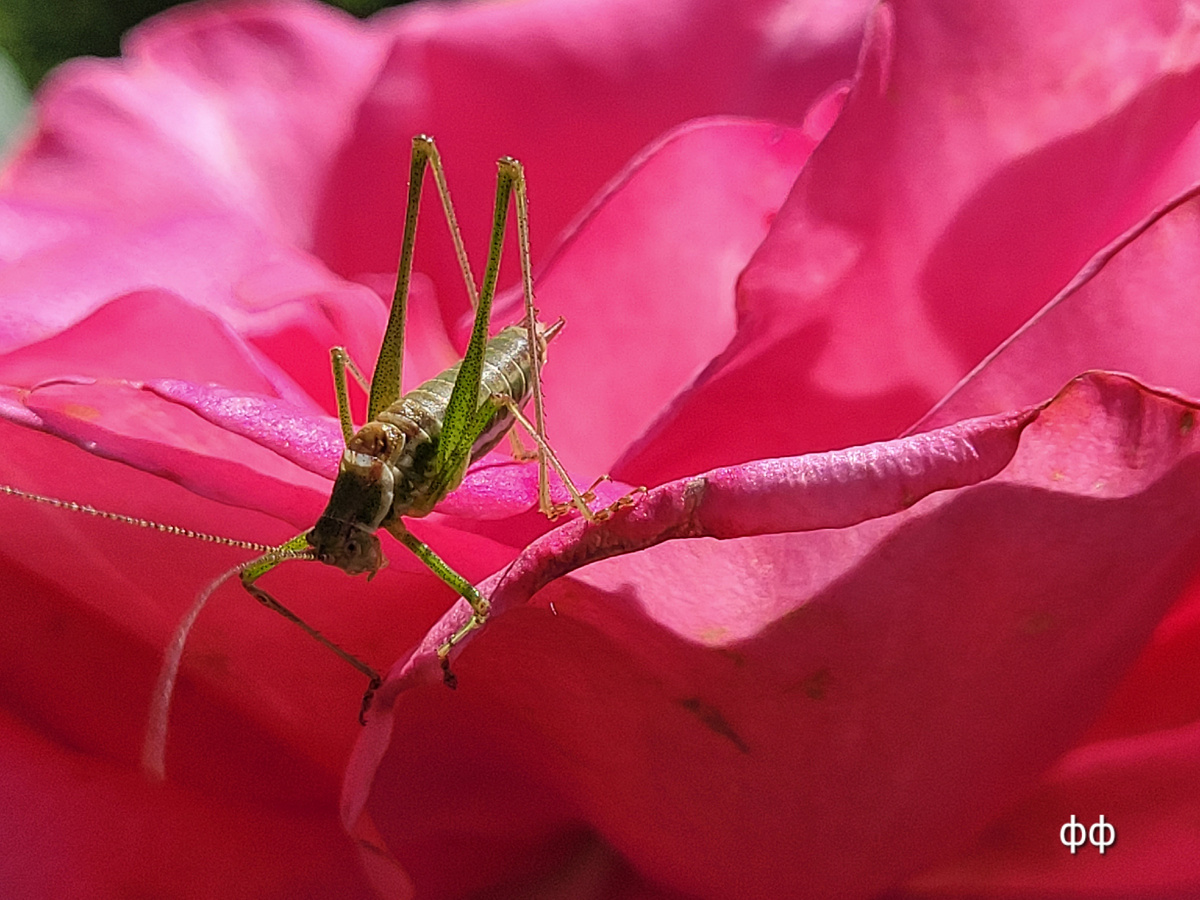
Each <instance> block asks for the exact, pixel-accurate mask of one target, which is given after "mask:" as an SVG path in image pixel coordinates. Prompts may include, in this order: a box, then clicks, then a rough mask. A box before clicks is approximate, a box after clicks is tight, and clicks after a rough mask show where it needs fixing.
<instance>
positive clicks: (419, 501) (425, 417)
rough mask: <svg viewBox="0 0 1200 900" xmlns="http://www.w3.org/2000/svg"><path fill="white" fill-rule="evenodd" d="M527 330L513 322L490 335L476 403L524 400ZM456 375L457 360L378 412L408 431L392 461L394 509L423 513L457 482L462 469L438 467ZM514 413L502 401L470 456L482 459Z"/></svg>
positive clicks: (528, 361) (527, 375)
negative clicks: (445, 470)
mask: <svg viewBox="0 0 1200 900" xmlns="http://www.w3.org/2000/svg"><path fill="white" fill-rule="evenodd" d="M531 366H532V360H531V358H530V353H529V335H528V333H527V332H526V330H525V327H524V326H522V325H510V326H509V327H508V328H505V329H503V330H502V331H501V332H500V333H499V334H497V335H496V336H495V337H494V338H492V339H491V340H489V341H488V344H487V348H486V350H485V351H484V355H483V372H482V376H481V378H480V383H479V398H478V403H479V404H480V405H483V404H485V403H486V404H489V405H490V404H491V399H490V398H491V397H492V395H494V394H498V395H501V396H504V397H510V398H512V400H513V401H515V402H516V404H517V405H518V406H521V405H523V404H524V403H525V401H526V400H528V399H529V392H530V390H531V387H532V373H531V372H530V367H531ZM457 377H458V364H456V365H453V366H451V367H450V368H449V369H446V371H444V372H442V373H440V374H438V375H435V376H434V377H433V378H431V379H429V380H428V381H426V382H424V383H423V384H420V385H418V386H417V387H415V388H413V389H412V390H411V391H409V392H408V393H406V394H405V395H404V396H403V397H401V398H400V399H399V400H397V401H396V402H395V403H393V404H392V405H391V406H390V407H388V408H387V409H386V410H384V411H383V412H382V413H380V415H379V421H380V422H384V423H386V424H389V425H393V426H395V427H396V428H398V429H399V430H400V431H401V432H402V433H403V434H404V436H405V439H406V440H405V446H404V449H403V451H402V452H401V454H400V456H399V457H398V458H397V459H395V460H392V461H389V462H391V464H392V466H393V468H394V471H395V480H396V488H395V496H394V499H393V503H392V506H393V515H424V514H425V513H427V512H429V511H430V510H431V509H432V508H433V506H434V505H435V504H436V503H437V502H438V501H439V500H441V499H442V497H443V496H444V495H445V494H446V493H448V492H449V491H450V490H452V489H453V488H454V487H457V485H458V481H459V480H460V479H461V476H462V473H461V472H459V473H443V472H436V471H434V469H435V463H436V460H437V449H438V443H439V441H440V439H441V430H442V422H443V421H444V420H445V417H446V406H447V404H448V403H449V402H450V394H451V392H452V391H453V390H454V380H455V378H457ZM512 423H513V417H512V414H511V413H510V412H509V411H508V410H506V409H504V408H503V407H498V408H497V409H496V413H495V417H494V418H493V419H492V421H491V422H490V423H489V424H488V426H487V427H486V428H485V429H483V431H482V432H480V434H479V436H478V437H477V438H476V439H475V441H474V443H472V445H471V453H470V457H469V459H468V462H473V461H475V460H476V459H479V458H480V457H481V456H483V455H484V454H485V453H487V452H488V451H489V450H491V449H492V448H493V447H495V446H496V444H497V443H498V442H499V441H500V440H501V438H503V437H504V435H505V434H506V433H507V432H508V429H509V428H511V427H512Z"/></svg>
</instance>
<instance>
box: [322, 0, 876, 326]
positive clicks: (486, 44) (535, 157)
mask: <svg viewBox="0 0 1200 900" xmlns="http://www.w3.org/2000/svg"><path fill="white" fill-rule="evenodd" d="M868 8H869V4H868V3H865V2H861V0H838V2H830V3H821V4H793V3H783V2H778V0H750V2H737V3H731V2H723V0H667V2H660V3H655V4H653V5H649V6H648V5H646V4H644V3H640V2H636V0H620V2H616V3H613V2H609V0H585V2H581V3H571V4H569V5H565V4H561V3H558V2H555V0H534V2H527V3H516V4H513V3H494V4H487V5H485V6H482V7H469V8H467V7H454V6H425V5H420V4H418V5H416V6H412V7H407V8H405V9H401V10H396V11H393V12H390V13H387V14H384V15H382V16H379V17H377V18H376V19H375V20H373V24H374V25H376V26H377V27H379V28H380V29H382V30H383V31H385V32H386V34H387V35H388V36H389V37H390V39H391V40H392V42H393V43H392V45H391V48H390V52H389V55H388V57H387V61H386V62H385V64H384V66H383V68H382V69H381V71H380V73H379V77H378V79H377V81H376V83H375V85H374V87H373V89H372V90H371V92H370V94H369V95H368V96H367V97H366V98H365V100H364V102H363V104H362V107H361V110H360V114H359V119H358V122H357V124H356V131H355V134H354V136H353V137H352V139H351V140H349V141H348V142H347V144H346V146H345V149H344V155H343V157H342V159H341V160H340V162H339V165H338V167H337V169H336V170H335V178H334V180H333V181H331V183H330V185H329V191H328V205H327V208H326V210H325V213H324V215H323V216H322V219H321V223H320V224H321V231H320V233H319V235H318V238H317V247H318V250H319V253H320V255H321V256H322V257H323V258H324V259H327V260H329V261H330V266H331V268H333V269H334V270H335V271H339V272H342V273H344V274H346V275H348V276H350V277H356V273H360V272H376V271H388V270H389V269H390V268H391V267H392V266H394V265H395V262H394V259H395V253H396V251H395V248H396V245H397V238H396V236H397V235H398V234H399V231H400V222H401V219H402V215H403V208H404V207H403V196H404V185H405V183H406V182H405V178H406V168H405V167H404V166H403V165H398V164H397V162H398V161H397V148H404V147H407V146H408V142H409V141H410V139H411V138H412V136H413V135H414V134H417V133H420V132H426V133H429V134H432V135H434V136H435V137H437V139H438V142H439V146H440V147H441V149H442V152H443V155H444V157H445V160H446V165H447V167H448V173H449V178H450V183H451V190H452V191H453V195H454V199H455V205H456V206H457V207H458V210H459V222H460V224H461V225H462V228H463V233H464V235H465V237H466V241H467V247H468V250H470V251H472V252H474V251H475V250H476V248H479V249H480V250H482V248H484V247H486V241H487V234H488V229H489V226H490V223H491V206H492V197H493V193H494V190H495V188H494V184H495V160H496V158H497V157H499V156H500V155H502V154H509V155H511V156H514V157H516V158H518V159H520V160H521V161H522V162H523V163H524V165H525V168H526V171H527V173H528V176H529V179H530V183H531V184H532V185H535V186H537V187H536V188H534V192H533V195H532V197H531V201H530V202H531V210H532V215H533V216H534V217H535V219H536V222H537V224H536V225H535V226H534V234H533V242H534V248H533V249H534V257H535V261H536V260H538V259H540V258H541V257H542V255H543V248H547V247H548V246H549V242H550V241H551V240H552V239H553V237H554V236H555V235H557V234H559V233H560V232H561V231H562V230H563V229H564V228H566V227H567V226H568V224H569V223H570V222H571V221H572V219H574V218H575V216H576V215H577V214H578V212H579V210H580V209H581V208H583V207H584V206H585V205H586V204H587V202H588V201H589V200H590V199H591V198H592V196H593V195H594V194H595V193H596V192H597V191H599V190H600V189H601V188H602V187H603V186H604V185H605V183H606V182H608V181H609V179H611V178H613V177H614V176H616V175H617V174H618V172H620V171H621V170H622V169H623V168H624V167H625V165H626V164H627V161H628V160H629V159H630V157H631V156H633V155H634V154H635V153H637V152H638V151H639V150H640V149H641V148H642V147H644V146H645V145H646V144H648V143H650V142H652V141H654V140H655V139H656V138H657V137H658V136H659V135H660V134H661V133H662V132H664V131H666V130H668V129H669V128H671V127H672V126H674V125H676V124H678V123H680V122H683V121H686V120H688V119H693V118H697V117H701V116H707V115H714V114H725V115H745V116H757V117H769V118H772V119H774V120H775V121H777V122H780V123H783V124H792V125H796V124H799V123H800V122H801V120H802V119H803V117H804V115H805V113H806V112H807V110H808V107H809V105H810V104H811V103H812V102H813V100H814V99H815V98H816V97H817V96H819V95H820V94H822V93H823V92H824V91H825V90H826V89H827V88H828V87H829V85H830V84H831V83H833V82H834V81H836V80H838V79H843V78H846V77H848V76H849V75H850V73H851V72H852V71H853V66H854V56H855V54H856V52H857V49H858V44H859V41H860V37H861V30H862V23H863V18H864V15H865V13H866V10H867V9H868ZM501 32H502V33H503V35H504V37H503V39H497V37H496V35H497V33H501ZM748 60H754V61H755V62H754V63H753V64H751V65H747V61H748ZM680 61H686V62H683V64H682V65H681V64H680ZM401 152H402V151H401ZM367 174H369V176H370V177H366V175H367ZM381 185H382V186H383V189H382V190H381ZM432 201H433V198H432V197H430V198H427V200H426V204H425V206H424V210H425V214H424V217H425V219H426V220H427V221H429V220H432V219H433V218H435V217H436V216H439V215H440V213H438V211H437V206H436V203H434V202H432ZM422 243H423V246H422ZM453 260H454V256H453V254H452V253H451V252H450V244H449V241H448V239H447V237H446V235H445V232H444V229H442V228H441V227H440V226H435V227H434V228H433V229H431V230H430V233H429V234H428V235H426V236H425V238H424V240H423V242H420V243H418V248H417V268H418V269H419V270H420V271H423V272H427V273H429V274H430V276H431V277H432V279H433V281H434V284H435V285H436V288H437V293H438V296H439V298H442V302H443V303H445V304H453V305H452V306H450V307H449V308H450V309H452V310H453V311H454V313H455V315H457V313H459V312H461V311H462V310H463V309H465V305H464V301H463V297H462V288H461V284H462V281H461V277H460V276H459V274H458V272H457V270H456V269H455V268H454V262H453ZM476 266H477V268H482V262H481V260H476ZM506 271H507V272H509V273H510V274H509V275H507V276H506V277H502V279H501V281H502V283H508V284H512V283H515V282H516V280H517V270H516V268H515V267H510V268H508V269H507V270H506Z"/></svg>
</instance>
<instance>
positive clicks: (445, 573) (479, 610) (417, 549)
mask: <svg viewBox="0 0 1200 900" xmlns="http://www.w3.org/2000/svg"><path fill="white" fill-rule="evenodd" d="M388 531H389V532H391V534H392V536H393V537H395V538H396V540H398V541H399V542H400V543H402V544H403V545H404V546H405V547H407V548H408V549H409V550H411V551H412V552H413V555H415V556H416V557H417V559H419V560H421V562H423V563H425V565H426V566H428V567H429V570H430V571H431V572H433V574H434V575H436V576H437V577H438V578H440V579H441V580H442V581H444V582H445V583H446V584H448V585H449V586H450V587H451V588H453V589H454V590H455V591H456V592H457V593H458V595H459V596H460V597H462V598H464V599H465V600H466V601H467V603H469V604H470V605H471V618H469V619H468V620H467V622H466V624H464V625H463V626H462V627H461V628H459V629H458V631H456V632H454V634H452V635H450V637H449V638H448V639H447V640H446V642H445V643H444V644H442V646H440V647H438V651H437V653H438V662H439V663H440V664H441V666H442V680H443V681H444V682H445V683H446V686H447V687H451V688H453V687H457V686H458V679H457V678H455V677H454V673H453V672H451V671H450V651H451V650H453V649H454V647H455V645H456V644H458V643H459V642H460V641H462V639H463V638H464V637H466V636H467V635H468V634H470V633H471V632H472V631H474V630H475V629H476V628H480V627H482V626H483V623H484V622H486V621H487V618H488V614H489V613H490V612H491V608H492V607H491V604H490V603H488V601H487V600H486V599H485V598H484V596H483V595H482V594H481V593H479V591H477V590H476V589H475V585H473V584H471V582H469V581H467V579H465V578H463V577H462V576H461V575H459V574H458V573H457V572H455V571H454V569H452V568H450V566H449V565H448V564H447V563H446V561H445V560H443V559H442V558H441V557H440V556H438V555H437V554H436V553H434V551H433V548H431V547H430V546H429V545H428V544H426V543H425V542H424V541H422V540H420V539H419V538H418V537H417V536H416V535H414V534H413V533H412V532H411V531H409V530H408V529H407V528H405V527H404V525H403V524H402V523H401V522H400V521H399V520H397V521H396V522H394V523H393V524H391V525H389V526H388ZM365 702H366V701H365V700H364V703H365Z"/></svg>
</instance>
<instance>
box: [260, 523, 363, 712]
mask: <svg viewBox="0 0 1200 900" xmlns="http://www.w3.org/2000/svg"><path fill="white" fill-rule="evenodd" d="M309 550H310V548H309V544H308V532H304V533H302V534H298V535H296V536H295V537H294V538H292V539H291V540H290V541H288V542H287V543H284V544H280V545H279V546H278V547H276V548H275V549H274V550H272V551H271V552H269V553H265V554H263V555H262V556H260V557H259V558H258V559H256V560H253V561H251V562H249V563H246V564H245V565H244V566H243V567H241V572H240V575H241V579H242V587H244V588H245V589H246V591H247V592H248V593H249V594H250V596H251V597H253V598H254V599H255V600H257V601H258V602H259V603H261V604H262V605H263V606H265V607H266V608H267V609H269V610H272V611H273V612H277V613H279V615H281V616H283V617H284V618H285V619H287V620H288V621H289V622H294V623H295V624H296V625H299V626H300V628H302V629H303V630H304V632H305V634H307V635H308V636H309V637H311V638H312V639H313V640H315V641H316V642H317V643H319V644H320V645H321V646H323V647H326V648H328V649H329V650H332V651H333V652H334V653H336V654H337V655H338V656H340V657H341V658H342V659H344V660H345V661H346V662H348V663H350V665H352V666H354V668H355V669H357V670H358V671H359V672H361V673H362V674H363V675H366V676H367V678H368V679H370V684H369V686H368V687H367V691H366V693H365V694H364V695H363V701H362V708H361V709H360V710H359V713H358V721H359V722H360V723H362V724H364V725H365V724H366V715H367V710H368V709H369V708H370V706H371V700H372V698H373V697H374V696H375V691H376V690H378V689H379V686H380V685H381V684H383V679H382V678H381V677H380V676H379V673H378V672H376V671H375V670H374V669H372V668H371V667H370V666H368V665H367V664H366V663H365V662H363V661H362V660H361V659H359V658H358V657H357V656H354V655H353V654H351V653H347V652H346V651H345V650H343V649H342V648H341V647H339V646H338V645H337V644H335V643H334V642H333V641H331V640H329V638H327V637H325V635H323V634H321V632H319V631H317V629H315V628H313V627H312V626H311V625H309V624H308V623H307V622H305V621H304V620H303V619H301V618H300V617H299V616H298V615H296V614H295V613H294V612H292V611H291V610H290V609H288V608H287V607H286V606H284V605H283V604H282V603H280V602H279V601H278V600H276V599H275V598H274V597H272V596H271V595H270V594H268V593H267V592H266V591H265V590H263V589H262V588H261V587H259V586H258V585H257V584H256V583H255V582H257V581H258V579H260V578H261V577H262V576H264V575H266V574H267V573H268V572H270V571H271V570H272V569H274V568H275V567H276V566H278V565H279V564H280V563H282V562H285V561H287V560H289V559H311V558H312V557H311V556H310V555H309Z"/></svg>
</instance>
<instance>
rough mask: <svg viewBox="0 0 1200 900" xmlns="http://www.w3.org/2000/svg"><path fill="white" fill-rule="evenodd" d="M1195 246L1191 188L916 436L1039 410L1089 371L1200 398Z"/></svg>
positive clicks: (1091, 269) (1108, 254)
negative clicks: (1015, 409) (1035, 405)
mask: <svg viewBox="0 0 1200 900" xmlns="http://www.w3.org/2000/svg"><path fill="white" fill-rule="evenodd" d="M1197 247H1200V189H1192V190H1190V191H1188V192H1186V193H1185V194H1182V195H1181V196H1180V197H1179V198H1177V199H1176V200H1174V201H1172V202H1171V203H1170V204H1168V205H1167V206H1166V207H1165V208H1164V209H1163V210H1161V211H1160V212H1158V213H1156V214H1155V215H1153V216H1151V217H1150V218H1149V219H1148V220H1147V221H1146V222H1144V223H1140V224H1139V225H1138V226H1136V227H1135V228H1133V229H1132V230H1131V231H1130V232H1129V233H1128V234H1126V235H1122V236H1121V238H1120V239H1118V240H1117V241H1116V242H1114V244H1113V245H1112V246H1111V247H1108V248H1106V249H1105V250H1104V251H1103V252H1101V253H1100V254H1099V255H1098V256H1097V257H1096V258H1095V259H1094V260H1092V261H1091V263H1089V264H1088V266H1087V267H1086V268H1085V269H1084V271H1083V272H1082V273H1081V275H1080V276H1079V278H1077V279H1075V281H1074V282H1073V283H1072V284H1070V285H1069V286H1068V287H1067V288H1066V289H1065V290H1064V291H1063V292H1062V293H1061V294H1060V295H1059V296H1058V297H1056V298H1055V299H1054V300H1053V301H1052V302H1051V303H1049V304H1048V305H1047V306H1046V307H1045V308H1044V309H1043V310H1042V311H1041V312H1039V313H1038V315H1037V316H1036V317H1035V318H1033V319H1032V320H1031V321H1030V322H1029V323H1028V324H1027V325H1025V327H1023V328H1022V329H1020V330H1019V331H1018V332H1017V333H1016V334H1014V335H1013V336H1012V337H1011V338H1010V339H1009V340H1008V341H1006V342H1005V343H1004V345H1003V346H1002V347H1000V348H999V350H997V352H996V353H995V354H993V355H992V356H990V357H989V358H988V359H987V360H986V361H985V362H984V363H983V364H981V365H980V367H979V368H978V369H977V370H976V371H975V372H973V373H972V375H971V378H970V379H968V380H966V381H964V383H963V384H962V385H960V386H959V387H958V388H957V389H956V390H955V391H954V392H952V393H951V394H950V395H949V396H947V397H946V398H945V399H944V400H943V401H942V402H941V403H939V404H938V405H937V407H936V408H934V409H933V410H932V411H931V412H930V413H929V414H928V415H926V416H925V417H924V418H923V419H922V420H921V422H920V423H919V424H918V425H917V426H916V428H917V429H925V428H936V427H938V426H939V425H943V424H946V423H949V422H955V421H957V420H958V419H960V418H963V417H964V416H973V415H983V414H986V413H988V412H992V411H998V410H1001V409H1006V408H1009V407H1011V406H1012V405H1015V404H1022V403H1029V402H1034V401H1035V400H1036V399H1037V398H1038V397H1042V396H1045V394H1046V392H1047V390H1053V385H1055V384H1057V383H1059V382H1060V381H1062V379H1063V377H1069V373H1072V372H1079V371H1082V370H1085V369H1113V370H1117V371H1122V372H1135V373H1137V375H1138V376H1139V377H1141V378H1143V379H1145V380H1147V381H1149V382H1151V383H1156V384H1170V385H1173V386H1175V387H1176V388H1178V389H1179V390H1183V391H1187V392H1188V393H1190V394H1193V395H1200V356H1197V354H1196V353H1195V352H1194V349H1193V348H1194V347H1195V346H1196V344H1197V343H1198V342H1200V306H1198V305H1197V303H1196V285H1197V284H1200V252H1197V249H1196V248H1197ZM1168 335H1169V338H1168V337H1167V336H1168Z"/></svg>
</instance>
